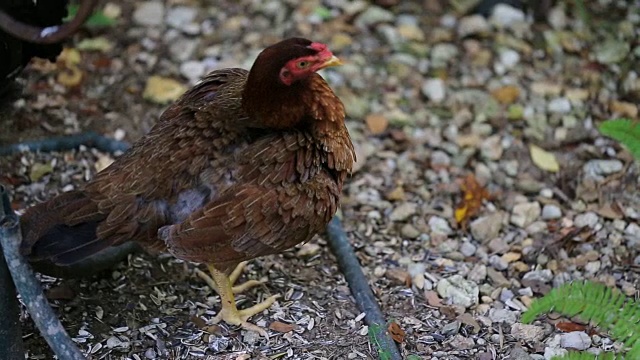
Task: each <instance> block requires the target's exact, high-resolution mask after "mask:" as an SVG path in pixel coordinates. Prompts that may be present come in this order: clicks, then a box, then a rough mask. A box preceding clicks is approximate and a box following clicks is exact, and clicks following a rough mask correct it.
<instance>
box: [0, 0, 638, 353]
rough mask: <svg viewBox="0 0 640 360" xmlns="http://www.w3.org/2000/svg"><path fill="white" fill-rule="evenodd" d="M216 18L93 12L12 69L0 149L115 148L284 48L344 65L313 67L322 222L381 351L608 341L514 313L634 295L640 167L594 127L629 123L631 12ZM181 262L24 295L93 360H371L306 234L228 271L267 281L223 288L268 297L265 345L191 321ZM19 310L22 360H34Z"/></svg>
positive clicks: (343, 5) (287, 6)
mask: <svg viewBox="0 0 640 360" xmlns="http://www.w3.org/2000/svg"><path fill="white" fill-rule="evenodd" d="M216 3H218V2H216ZM219 3H220V4H218V5H207V4H205V2H199V1H193V0H171V1H165V2H156V1H148V2H143V1H137V2H134V1H123V2H110V3H102V4H101V9H102V11H103V13H104V14H105V15H107V16H110V17H113V18H115V19H116V21H117V25H116V26H113V27H108V28H104V29H96V28H92V29H86V30H84V31H82V32H81V33H80V34H78V35H77V36H76V37H75V38H74V39H73V40H72V41H70V42H69V44H68V45H69V49H68V50H66V51H65V53H64V54H63V56H62V57H61V58H60V60H59V61H58V63H57V64H48V63H46V62H42V61H34V62H33V63H32V64H31V66H30V67H29V68H27V69H26V71H25V72H24V74H23V76H22V77H21V78H20V79H19V85H20V86H21V87H22V88H23V90H22V91H21V92H22V93H20V92H18V94H16V95H15V97H14V98H12V99H9V100H5V107H6V108H7V109H9V110H8V112H9V114H8V116H7V114H5V116H4V117H3V116H0V120H1V123H0V125H1V126H2V127H3V128H4V129H12V131H3V132H1V133H0V143H2V144H7V143H13V142H17V141H23V140H27V139H35V138H44V137H49V136H53V135H59V134H66V133H75V132H78V131H81V130H95V131H98V132H100V133H104V134H106V135H107V136H113V137H115V138H118V139H124V140H127V141H135V139H137V138H138V137H139V136H141V135H142V134H143V133H145V132H146V131H148V130H149V128H150V126H151V125H152V124H153V123H154V121H155V120H156V119H157V118H158V115H159V114H160V113H161V112H162V110H163V109H164V108H165V107H166V102H167V101H171V100H172V99H174V98H175V97H176V96H178V95H179V94H180V93H181V92H182V91H184V89H185V87H188V86H190V85H192V84H194V83H195V82H196V81H197V80H198V78H199V77H201V76H202V75H203V74H204V73H206V72H207V71H209V70H211V69H216V68H223V67H232V66H242V67H245V68H248V67H250V65H251V64H252V62H253V60H254V58H255V56H256V55H257V53H258V51H260V50H261V49H262V48H264V47H265V46H267V45H269V44H271V43H274V42H276V41H278V40H280V39H282V38H283V37H288V36H294V35H296V36H305V37H308V38H311V39H313V40H314V41H321V42H326V43H328V44H329V47H330V49H332V50H333V51H334V53H336V54H337V55H338V56H340V57H341V58H343V59H345V60H347V62H348V64H347V65H345V66H342V67H340V68H336V69H329V70H326V71H324V75H325V78H326V79H327V80H328V81H329V82H330V83H331V84H332V86H333V88H334V89H335V91H336V92H337V93H338V95H339V96H340V97H341V98H342V99H343V101H344V102H345V104H346V107H347V111H348V126H349V128H350V130H351V133H352V137H353V140H354V143H355V145H356V148H357V152H358V157H359V162H358V164H357V171H356V172H355V174H354V175H353V176H352V178H351V179H349V181H348V184H347V185H346V186H345V194H344V199H343V203H342V217H343V219H344V222H345V227H346V229H347V231H348V233H349V236H350V239H351V241H352V244H353V246H354V247H355V248H356V250H357V253H358V256H359V259H360V261H361V263H362V265H363V267H364V270H365V272H366V274H367V276H368V277H369V279H370V283H371V286H372V287H373V289H374V292H375V294H376V295H377V297H378V300H379V302H380V304H381V307H382V309H383V312H384V313H385V315H386V316H387V318H388V319H389V320H391V321H393V322H395V323H396V324H397V325H398V326H399V327H400V328H401V329H402V330H403V331H404V332H405V336H404V339H402V342H401V344H400V347H401V349H402V352H403V354H404V355H405V356H407V358H410V357H409V356H410V355H414V356H416V357H414V358H413V359H470V358H472V359H506V358H509V359H519V360H525V359H549V358H550V357H551V355H553V354H560V353H563V352H565V351H566V349H567V348H577V349H589V350H590V351H596V352H597V351H609V350H615V349H619V348H620V346H619V344H617V343H614V342H613V341H612V340H611V339H609V338H608V337H607V336H606V334H598V333H593V332H590V331H588V330H584V331H574V332H569V333H563V332H561V331H560V330H558V328H557V327H556V326H555V323H556V322H557V321H561V320H563V319H556V318H553V319H551V318H549V319H546V318H545V319H539V320H538V321H537V322H535V323H534V324H533V325H523V324H521V323H520V322H519V316H520V314H521V312H522V311H523V310H524V309H526V308H527V305H529V304H530V302H531V301H532V299H533V298H535V297H538V296H541V295H542V294H544V293H546V292H547V291H548V290H549V289H550V288H551V287H555V286H558V285H559V284H562V283H564V282H567V281H571V280H578V279H593V280H597V281H601V282H604V283H606V284H607V285H609V286H614V287H617V288H619V289H620V290H621V291H623V292H624V293H625V294H627V295H629V296H637V288H638V282H639V281H640V276H639V274H638V269H640V267H639V266H640V256H639V255H640V254H639V253H638V251H637V249H638V243H639V242H640V226H639V224H638V222H639V221H638V220H639V219H640V195H638V191H637V189H638V185H637V184H638V180H639V179H640V175H639V173H640V171H639V169H638V164H637V163H634V162H633V161H632V159H631V156H630V154H629V152H628V151H626V150H624V149H623V148H621V147H620V146H619V145H618V144H617V143H615V142H613V141H612V140H610V139H607V138H605V137H603V136H601V135H599V133H598V131H597V128H596V126H597V124H599V123H600V122H601V121H603V120H606V119H610V118H614V117H618V116H623V117H629V118H636V119H637V118H638V110H639V109H638V104H639V103H640V78H639V77H638V72H637V64H638V61H639V60H640V30H639V29H640V15H639V14H640V3H638V2H637V1H606V0H600V1H597V2H593V4H592V6H593V8H591V9H590V11H588V12H587V13H586V15H587V16H588V18H585V17H582V16H581V17H578V16H577V14H580V12H579V11H577V10H576V9H575V8H574V7H573V6H571V4H570V3H565V2H562V1H560V2H559V5H557V6H556V7H554V8H552V9H551V10H550V11H549V13H548V16H547V18H548V20H549V21H548V22H549V24H533V22H532V21H531V20H530V18H529V17H528V16H525V14H524V13H523V12H522V11H521V10H518V9H514V8H511V7H508V6H505V5H500V6H498V7H496V8H494V14H493V16H490V17H488V18H484V17H482V16H480V15H474V14H473V13H471V12H468V11H467V12H465V9H464V8H463V6H462V5H459V4H462V3H466V2H465V1H456V2H455V3H456V4H458V5H459V6H458V8H457V9H452V8H450V7H449V6H444V5H441V3H440V2H439V1H435V0H424V1H377V2H373V3H371V2H365V1H352V2H347V1H340V0H326V1H314V0H312V1H305V2H302V3H297V2H294V1H264V2H261V1H250V0H243V1H238V2H233V3H232V2H226V1H225V2H219ZM376 3H377V4H379V5H376ZM596 14H606V17H603V16H602V15H596ZM112 160H113V159H112V157H111V155H108V154H103V153H100V152H97V151H95V150H94V149H86V148H82V149H80V150H78V151H70V152H60V153H55V152H54V153H42V154H35V153H23V154H18V155H14V156H7V157H3V158H0V181H3V182H5V183H9V184H11V185H12V186H13V189H14V207H15V209H16V210H18V211H22V210H23V209H24V208H25V207H27V206H29V205H30V204H33V203H35V202H37V201H41V200H44V199H46V198H49V197H51V196H53V195H54V194H56V193H59V192H63V191H68V190H71V189H73V188H75V187H77V186H80V185H81V184H82V183H83V182H85V181H86V180H88V179H90V178H91V177H92V176H93V175H94V174H95V172H96V171H99V170H100V169H102V168H104V167H105V166H107V165H108V164H109V163H110V162H111V161H112ZM465 189H466V194H467V195H468V196H467V197H468V198H470V199H471V200H466V201H465V200H464V198H465V196H464V194H465ZM465 212H466V213H465ZM463 215H464V216H463ZM195 266H196V265H194V264H190V263H185V262H182V261H179V260H176V259H174V258H172V257H170V256H161V257H159V258H154V257H150V256H147V255H131V256H130V257H129V259H128V261H127V262H126V263H122V264H119V265H118V266H117V268H116V269H115V270H113V271H108V272H107V273H104V274H100V275H98V276H94V277H92V278H90V279H80V280H58V279H53V278H48V277H44V276H43V277H42V281H43V283H44V284H45V285H46V287H47V288H48V297H49V299H50V301H51V302H52V304H53V305H54V306H55V308H56V310H57V311H58V313H59V314H60V317H61V319H62V321H63V323H64V325H65V326H66V328H67V329H68V331H69V333H70V334H71V335H72V336H73V337H74V339H75V340H76V341H77V343H78V345H79V346H80V347H81V349H82V350H83V351H85V352H87V353H88V354H91V355H90V356H91V357H92V358H95V359H120V358H122V359H125V358H126V359H155V358H163V359H164V358H169V359H173V358H187V359H192V358H193V359H199V358H207V359H248V358H255V359H267V358H268V359H276V358H287V359H359V358H363V359H372V358H377V354H376V353H375V350H374V349H373V347H372V344H371V343H370V339H369V337H368V336H367V328H366V326H365V325H364V324H363V322H362V316H361V315H360V314H359V311H358V310H357V308H356V307H355V305H354V303H353V299H352V298H351V295H350V293H349V289H348V287H347V285H346V283H345V281H344V279H343V277H342V275H341V274H340V272H339V271H338V269H337V266H336V263H335V260H334V258H333V256H332V255H331V254H330V252H329V251H328V248H327V246H326V242H325V241H324V240H323V238H322V236H318V237H317V239H315V240H314V241H312V242H310V243H308V244H305V245H302V246H299V247H298V248H296V249H293V250H291V251H289V252H287V253H285V254H282V255H278V256H272V257H265V258H261V259H258V260H256V261H253V262H252V263H251V265H250V266H249V271H248V272H247V274H246V276H247V278H256V279H259V278H268V279H269V283H268V284H267V285H266V286H264V287H263V288H262V289H258V290H253V291H251V292H249V293H248V295H246V296H241V297H239V299H244V300H246V302H245V305H246V304H251V303H253V302H254V301H256V300H260V299H259V298H261V297H264V296H266V295H268V294H274V293H281V294H284V298H283V299H281V301H278V302H277V304H276V305H275V306H273V307H272V308H271V309H269V310H268V311H265V312H264V313H263V314H262V315H261V316H256V317H254V318H253V321H255V322H257V323H258V324H259V325H264V326H269V327H270V328H271V329H272V331H270V333H271V339H270V340H269V341H266V340H264V339H261V338H258V337H256V336H255V335H254V334H252V333H248V332H245V331H240V330H237V329H233V328H228V327H226V326H224V325H222V326H216V325H209V324H208V323H207V321H208V320H209V319H211V318H212V317H213V316H214V315H215V313H216V311H217V310H218V309H219V304H218V297H217V296H215V294H214V293H212V291H211V290H210V289H209V288H208V287H207V286H206V285H205V284H204V283H203V282H202V281H201V280H200V279H199V278H197V277H196V276H195V275H194V272H193V270H194V268H195ZM23 318H24V319H25V322H24V324H25V329H26V331H27V334H26V336H25V341H26V345H27V347H28V356H29V358H30V359H47V358H50V357H51V354H50V352H49V350H48V349H47V347H46V344H45V343H44V341H43V340H42V339H41V338H40V336H39V335H38V333H37V331H36V330H35V329H34V328H33V325H31V322H30V321H29V320H28V315H27V314H23ZM565 321H566V320H565Z"/></svg>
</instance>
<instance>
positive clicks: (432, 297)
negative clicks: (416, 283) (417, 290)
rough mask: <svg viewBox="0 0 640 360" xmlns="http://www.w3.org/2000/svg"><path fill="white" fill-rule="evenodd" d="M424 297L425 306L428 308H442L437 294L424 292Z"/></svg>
mask: <svg viewBox="0 0 640 360" xmlns="http://www.w3.org/2000/svg"><path fill="white" fill-rule="evenodd" d="M424 297H425V299H426V300H427V304H429V306H435V307H441V306H442V299H440V297H439V296H438V293H437V292H435V291H433V290H427V291H425V292H424Z"/></svg>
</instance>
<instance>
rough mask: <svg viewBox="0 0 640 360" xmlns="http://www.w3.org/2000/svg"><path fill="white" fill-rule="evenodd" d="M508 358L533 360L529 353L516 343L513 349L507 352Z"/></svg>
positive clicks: (511, 359)
mask: <svg viewBox="0 0 640 360" xmlns="http://www.w3.org/2000/svg"><path fill="white" fill-rule="evenodd" d="M491 359H493V357H491ZM509 359H510V360H533V358H532V357H531V355H529V354H528V353H527V352H526V351H525V350H524V349H523V348H521V347H520V346H517V345H516V346H515V347H514V348H513V349H511V352H510V353H509Z"/></svg>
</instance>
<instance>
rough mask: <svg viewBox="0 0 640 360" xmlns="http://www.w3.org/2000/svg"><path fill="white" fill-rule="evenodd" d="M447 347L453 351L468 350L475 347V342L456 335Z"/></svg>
mask: <svg viewBox="0 0 640 360" xmlns="http://www.w3.org/2000/svg"><path fill="white" fill-rule="evenodd" d="M449 345H450V346H452V347H453V348H454V349H459V350H469V349H473V347H474V346H475V342H474V341H473V339H471V338H468V337H466V336H462V335H460V334H458V335H455V336H454V337H453V339H451V342H450V343H449Z"/></svg>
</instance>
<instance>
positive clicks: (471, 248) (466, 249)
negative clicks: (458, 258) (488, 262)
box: [460, 241, 477, 257]
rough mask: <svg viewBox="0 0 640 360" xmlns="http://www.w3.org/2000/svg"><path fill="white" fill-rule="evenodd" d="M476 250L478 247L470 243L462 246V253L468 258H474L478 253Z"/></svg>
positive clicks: (466, 242) (465, 242) (464, 243)
mask: <svg viewBox="0 0 640 360" xmlns="http://www.w3.org/2000/svg"><path fill="white" fill-rule="evenodd" d="M476 250H477V247H476V246H475V245H473V244H472V243H470V242H468V241H464V242H463V243H462V244H461V245H460V252H461V253H462V255H464V256H466V257H469V256H473V255H474V254H475V253H476Z"/></svg>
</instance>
